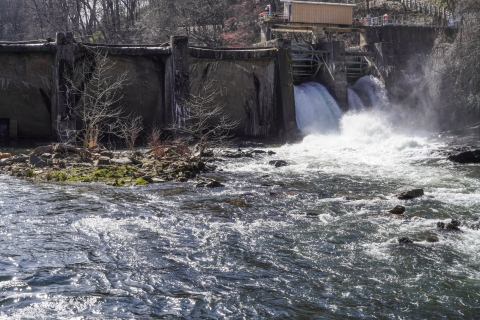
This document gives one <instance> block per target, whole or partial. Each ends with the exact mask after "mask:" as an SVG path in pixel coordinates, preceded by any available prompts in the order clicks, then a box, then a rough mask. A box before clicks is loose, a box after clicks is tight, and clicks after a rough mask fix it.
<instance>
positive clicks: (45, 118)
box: [0, 26, 436, 140]
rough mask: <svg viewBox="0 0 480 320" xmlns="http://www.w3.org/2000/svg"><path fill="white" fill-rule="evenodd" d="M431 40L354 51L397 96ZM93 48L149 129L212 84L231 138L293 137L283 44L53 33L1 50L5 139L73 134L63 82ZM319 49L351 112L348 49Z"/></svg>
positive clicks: (372, 30) (406, 32)
mask: <svg viewBox="0 0 480 320" xmlns="http://www.w3.org/2000/svg"><path fill="white" fill-rule="evenodd" d="M435 37H436V30H435V29H434V28H412V27H398V26H397V27H388V26H387V27H384V26H382V27H369V28H365V30H362V33H361V46H360V50H361V51H362V52H363V53H365V55H366V56H368V57H369V59H370V60H371V61H372V62H373V66H372V68H370V70H369V74H373V75H375V76H377V77H379V78H381V79H382V80H383V81H384V82H385V84H386V86H387V88H388V89H389V91H390V92H391V93H392V94H393V95H395V96H402V95H407V94H409V86H411V78H412V77H410V75H411V74H418V73H422V72H423V70H424V68H425V61H426V59H428V57H429V54H430V52H431V50H432V48H433V43H434V40H435ZM92 47H98V48H101V49H103V50H105V51H107V52H108V57H109V59H110V60H111V61H113V62H115V65H114V66H115V67H114V69H113V70H111V72H110V73H111V75H112V76H118V75H120V74H122V73H123V72H125V71H126V72H128V81H127V82H128V85H126V86H125V87H124V88H123V89H122V98H121V100H120V101H119V103H118V105H119V106H122V107H123V108H124V109H125V112H126V113H135V114H137V115H141V116H142V117H143V118H144V121H145V123H144V125H145V126H146V127H149V126H151V125H158V126H168V125H169V124H171V123H174V122H176V121H178V120H179V119H178V118H179V117H180V116H181V112H179V111H181V110H182V108H183V107H182V105H184V104H185V103H184V102H185V101H186V99H188V97H189V93H190V92H196V91H198V89H200V88H201V87H202V86H203V85H204V84H205V83H206V82H208V81H212V82H213V84H214V86H215V87H216V88H218V95H217V96H216V99H215V103H217V104H219V105H222V106H223V107H224V111H225V112H226V114H227V115H229V116H230V117H231V118H233V119H235V120H238V121H239V123H240V124H239V126H238V127H237V128H236V129H235V130H234V132H233V133H234V134H235V135H236V136H249V137H259V138H268V137H270V138H286V139H288V138H289V137H291V136H294V135H295V134H296V132H297V124H296V120H295V118H296V117H295V98H294V90H293V76H292V61H293V60H292V50H291V43H290V41H288V40H282V39H277V40H273V41H269V42H266V43H263V44H260V45H257V46H256V47H254V48H248V49H210V48H199V47H188V39H187V38H186V37H175V36H174V37H172V38H171V41H170V43H169V44H166V45H163V46H154V45H149V46H101V45H88V46H87V45H82V44H78V43H76V42H75V41H74V39H73V36H72V34H69V33H66V34H65V33H59V34H58V35H57V39H56V42H48V43H39V42H33V43H0V126H1V123H5V121H7V123H8V125H9V131H10V132H9V133H10V136H11V137H19V138H44V139H48V138H51V139H53V140H59V139H61V138H62V132H60V131H59V130H58V128H59V123H60V124H61V125H63V126H64V127H68V128H72V127H75V126H77V127H78V126H79V119H76V118H75V116H74V115H72V114H71V111H70V106H71V104H72V90H71V88H69V85H68V81H66V74H68V72H72V70H73V69H74V68H75V65H76V64H78V63H79V61H80V60H81V59H85V58H86V56H87V53H86V51H87V48H92ZM316 49H317V50H321V52H324V53H325V58H324V60H325V61H324V62H325V63H324V67H322V69H321V71H320V72H318V74H317V75H316V78H315V80H316V81H318V82H320V83H322V84H324V85H325V86H326V87H327V88H328V90H329V91H330V92H331V93H332V95H333V96H334V97H335V99H336V100H337V101H338V102H339V105H340V106H341V107H342V108H343V109H346V108H348V99H347V86H348V81H347V75H346V73H347V71H346V70H347V66H348V63H347V57H346V49H345V45H344V43H343V42H339V41H330V42H320V43H318V44H317V46H316ZM87 85H88V84H87Z"/></svg>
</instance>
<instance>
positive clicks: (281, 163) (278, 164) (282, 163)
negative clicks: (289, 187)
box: [268, 160, 288, 168]
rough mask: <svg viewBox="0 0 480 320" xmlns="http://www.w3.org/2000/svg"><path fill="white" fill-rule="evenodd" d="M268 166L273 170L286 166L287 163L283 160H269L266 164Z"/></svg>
mask: <svg viewBox="0 0 480 320" xmlns="http://www.w3.org/2000/svg"><path fill="white" fill-rule="evenodd" d="M268 164H269V165H271V166H274V167H275V168H280V167H285V166H288V163H287V162H286V161H285V160H271V161H269V162H268Z"/></svg>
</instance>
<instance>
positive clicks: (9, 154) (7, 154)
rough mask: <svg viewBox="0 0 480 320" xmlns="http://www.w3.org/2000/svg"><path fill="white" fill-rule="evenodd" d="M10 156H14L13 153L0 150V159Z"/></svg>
mask: <svg viewBox="0 0 480 320" xmlns="http://www.w3.org/2000/svg"><path fill="white" fill-rule="evenodd" d="M10 157H12V154H11V153H1V152H0V160H2V159H7V158H10Z"/></svg>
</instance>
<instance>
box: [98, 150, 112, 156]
mask: <svg viewBox="0 0 480 320" xmlns="http://www.w3.org/2000/svg"><path fill="white" fill-rule="evenodd" d="M100 156H102V157H109V158H113V152H112V151H108V150H105V151H102V152H100Z"/></svg>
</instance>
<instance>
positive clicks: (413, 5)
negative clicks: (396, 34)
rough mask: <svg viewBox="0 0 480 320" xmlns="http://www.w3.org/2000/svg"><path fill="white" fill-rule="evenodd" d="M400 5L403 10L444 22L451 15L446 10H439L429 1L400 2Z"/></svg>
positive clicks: (405, 0) (404, 0)
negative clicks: (427, 15)
mask: <svg viewBox="0 0 480 320" xmlns="http://www.w3.org/2000/svg"><path fill="white" fill-rule="evenodd" d="M401 3H402V5H403V6H404V7H405V8H409V9H413V10H416V11H418V12H421V13H426V14H429V15H431V16H434V17H439V18H442V19H444V20H449V18H450V16H451V15H452V13H451V12H449V11H448V9H447V8H445V7H443V8H441V7H439V6H437V5H435V4H432V3H431V1H427V2H426V1H420V0H401Z"/></svg>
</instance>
